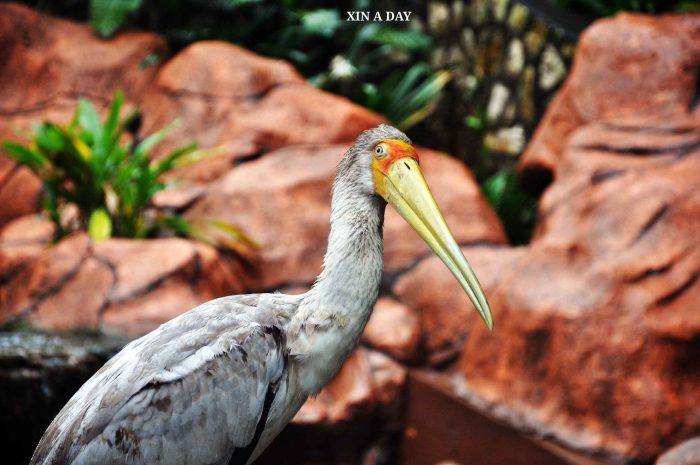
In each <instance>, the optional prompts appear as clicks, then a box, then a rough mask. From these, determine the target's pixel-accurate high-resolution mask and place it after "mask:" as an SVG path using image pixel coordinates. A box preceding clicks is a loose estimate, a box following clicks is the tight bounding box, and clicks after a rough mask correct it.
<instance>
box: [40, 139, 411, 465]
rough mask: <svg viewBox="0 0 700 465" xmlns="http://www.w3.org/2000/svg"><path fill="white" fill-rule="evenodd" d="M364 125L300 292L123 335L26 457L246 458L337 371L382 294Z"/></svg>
mask: <svg viewBox="0 0 700 465" xmlns="http://www.w3.org/2000/svg"><path fill="white" fill-rule="evenodd" d="M384 139H401V140H404V141H406V142H409V141H408V138H407V137H406V136H405V135H404V134H403V133H401V132H400V131H398V130H397V129H395V128H392V127H391V126H386V125H380V126H379V127H377V128H375V129H372V130H368V131H365V132H364V133H362V134H361V135H360V137H358V139H357V140H356V142H355V144H354V145H353V146H352V147H351V148H350V150H348V152H347V153H346V154H345V157H344V158H343V159H342V161H341V162H340V164H339V167H338V173H337V176H336V179H335V182H334V184H333V198H332V205H331V230H330V234H329V238H328V251H327V252H326V255H325V258H324V265H323V270H322V272H321V274H320V275H319V277H318V278H317V280H316V282H315V283H314V285H313V287H312V288H311V289H310V290H309V291H308V292H307V293H305V294H302V295H298V296H287V295H283V294H254V295H242V296H230V297H224V298H221V299H216V300H212V301H210V302H207V303H205V304H203V305H200V306H199V307H197V308H195V309H193V310H191V311H189V312H187V313H185V314H183V315H181V316H179V317H177V318H175V319H173V320H171V321H169V322H168V323H165V324H164V325H162V326H161V327H159V328H158V329H156V330H155V331H153V332H151V333H149V334H147V335H146V336H144V337H142V338H140V339H137V340H135V341H133V342H131V343H130V344H128V345H127V346H126V347H125V348H124V349H123V350H122V351H121V352H120V353H119V354H117V355H116V356H115V357H114V358H112V359H111V360H110V361H109V362H108V363H107V364H106V365H105V366H104V367H103V368H102V369H101V370H100V371H98V372H97V373H96V374H95V375H94V376H93V377H92V378H91V379H90V380H88V382H86V383H85V385H83V386H82V387H81V388H80V390H79V391H78V392H77V393H76V394H75V395H74V396H73V398H72V399H71V400H70V401H69V402H68V404H67V405H66V406H65V407H64V408H63V410H61V412H60V413H59V414H58V416H57V417H56V418H55V419H54V421H53V422H52V423H51V425H50V426H49V428H48V430H47V431H46V433H45V434H44V436H43V437H42V439H41V441H40V442H39V445H38V446H37V448H36V451H35V452H34V456H33V457H32V461H31V464H32V465H34V464H61V465H64V464H76V465H77V464H81V465H82V464H125V463H128V464H144V465H145V464H164V465H166V464H167V465H178V464H182V465H185V464H187V465H197V464H212V465H213V464H221V465H224V464H228V463H236V464H241V465H242V464H246V463H250V462H252V461H253V460H255V458H256V457H257V456H258V455H259V454H260V453H261V452H262V451H263V450H264V449H265V447H266V446H267V445H268V444H269V443H270V442H271V441H272V439H273V438H274V437H275V436H276V435H277V434H278V433H279V432H280V431H281V430H282V429H283V428H284V426H285V425H286V424H287V423H288V422H289V421H290V420H291V418H292V417H293V416H294V414H295V413H296V412H297V411H298V410H299V408H300V407H301V405H302V404H303V403H304V401H305V400H306V399H307V397H308V396H309V395H315V394H317V393H318V392H319V391H320V390H321V388H322V387H323V386H324V385H325V384H326V383H328V382H329V381H330V380H331V379H332V377H333V376H334V375H335V374H336V373H337V372H338V370H339V369H340V367H341V365H342V363H343V362H344V361H345V359H346V358H347V356H348V355H349V354H350V352H351V351H352V349H353V348H354V347H355V345H356V344H357V341H358V339H359V337H360V334H361V333H362V330H363V328H364V326H365V324H366V323H367V320H368V319H369V316H370V313H371V310H372V307H373V306H374V303H375V301H376V299H377V295H378V291H379V285H380V282H381V275H382V270H383V250H382V225H383V220H384V208H385V205H386V203H385V201H384V200H383V199H382V198H381V197H379V196H378V195H376V194H375V192H374V187H373V179H372V169H371V163H372V152H371V151H372V147H373V146H374V145H375V144H377V143H379V142H380V141H382V140H384Z"/></svg>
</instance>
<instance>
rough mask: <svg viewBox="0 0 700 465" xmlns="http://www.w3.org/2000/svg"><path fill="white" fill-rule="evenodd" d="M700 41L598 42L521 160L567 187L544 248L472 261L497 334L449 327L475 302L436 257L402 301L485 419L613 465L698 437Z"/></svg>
mask: <svg viewBox="0 0 700 465" xmlns="http://www.w3.org/2000/svg"><path fill="white" fill-rule="evenodd" d="M671 31H673V34H671ZM698 32H700V16H697V15H688V16H669V17H665V18H661V19H654V20H652V19H650V18H647V17H640V16H630V15H621V16H619V17H617V18H615V19H608V20H602V21H600V22H599V23H597V24H596V25H594V26H593V27H592V28H590V29H589V30H588V31H587V32H586V33H585V34H584V36H583V37H582V40H581V43H580V45H579V48H578V49H577V54H576V57H575V63H576V65H575V67H574V69H573V71H572V74H571V76H570V78H569V80H568V82H567V84H566V85H565V86H564V88H563V90H562V92H561V93H560V94H559V96H558V98H557V99H556V100H555V102H554V103H553V104H552V106H551V107H550V109H549V111H548V114H547V117H546V118H545V120H544V121H543V124H542V126H541V129H540V130H539V132H538V134H537V135H536V137H535V140H534V141H533V144H532V145H531V146H530V148H529V151H528V154H527V155H526V157H525V159H524V162H523V163H524V164H523V168H524V169H526V170H527V169H531V168H532V167H533V166H537V165H538V164H544V163H545V162H544V161H543V160H549V162H551V164H552V165H551V169H552V170H553V172H554V173H555V174H554V182H553V183H552V185H551V186H550V187H549V188H548V189H547V191H546V192H545V194H544V197H543V198H542V200H541V203H540V208H539V209H540V219H539V223H538V226H537V230H536V234H535V237H534V239H533V241H532V243H531V244H530V245H529V246H527V247H525V248H517V249H501V248H495V249H494V248H488V247H486V248H479V249H478V250H477V249H474V248H471V249H469V250H465V253H466V254H467V257H469V258H470V260H471V261H472V264H473V265H474V268H475V270H476V273H477V275H479V277H480V279H481V281H482V283H483V284H484V287H485V289H486V292H487V295H488V296H489V300H490V302H491V304H492V306H493V309H494V314H495V315H494V320H495V330H494V332H493V333H489V332H488V331H487V330H486V329H485V328H484V326H483V325H482V324H480V323H479V321H478V318H477V317H476V315H473V314H472V313H473V312H467V311H464V313H463V314H460V316H458V317H457V316H453V317H452V318H450V317H449V315H448V312H449V311H451V310H452V311H453V310H454V309H455V308H456V307H457V305H458V302H460V297H461V295H460V294H461V291H460V289H459V288H458V287H456V286H455V287H452V285H451V284H452V283H451V281H452V280H451V279H450V277H449V275H447V274H446V273H445V272H443V271H441V269H440V268H441V267H440V266H439V263H438V261H437V260H436V259H433V258H431V259H429V260H426V261H424V262H422V263H421V264H420V265H419V266H417V267H416V268H415V269H414V270H412V271H411V272H410V273H407V274H406V275H404V276H403V277H401V278H400V279H399V280H398V281H397V283H396V285H395V287H394V292H395V294H396V295H398V296H399V297H400V298H401V299H402V301H404V302H406V303H408V304H409V305H411V306H415V307H418V308H422V309H423V310H424V311H425V313H424V320H425V325H426V326H424V329H423V330H424V331H425V332H426V333H427V336H426V344H427V346H428V347H429V348H432V350H434V351H436V352H437V353H438V354H439V353H440V351H441V350H442V348H447V349H448V350H449V349H452V351H454V350H456V349H457V348H460V350H462V356H461V360H460V369H461V371H462V373H463V374H464V376H465V380H466V386H467V392H468V394H469V396H470V397H471V398H472V400H474V402H475V403H477V404H478V405H481V406H491V407H492V408H494V409H495V407H496V405H497V406H498V410H494V411H495V412H500V413H501V414H503V412H504V410H505V411H507V412H508V413H507V414H503V416H504V417H505V418H506V419H507V421H510V422H512V423H515V424H519V425H521V426H523V425H525V427H529V428H533V429H534V430H535V431H537V432H539V433H540V434H546V435H551V436H553V437H555V438H557V439H558V440H559V441H560V442H561V443H563V444H566V445H568V446H570V447H576V448H580V449H583V450H586V451H588V452H596V453H598V454H600V455H602V456H604V457H607V458H608V459H610V460H613V461H620V462H625V461H629V460H637V461H639V462H640V463H649V462H651V461H653V459H654V458H655V457H656V456H658V454H660V453H661V452H663V451H664V450H665V449H666V448H668V447H669V446H671V445H673V444H676V443H678V442H680V441H682V440H683V439H686V438H688V437H692V436H695V435H698V434H699V433H700V406H699V405H698V393H699V392H700V364H699V363H698V360H700V352H699V351H698V349H699V347H700V345H699V344H698V341H700V313H698V311H697V302H698V299H700V285H699V284H698V276H700V271H699V269H698V263H700V253H698V250H699V249H700V243H699V242H698V241H699V239H698V238H700V195H698V192H700V190H699V187H700V175H699V174H698V173H700V131H699V130H698V128H700V113H698V111H697V109H696V106H695V104H696V100H695V98H696V97H695V96H696V94H695V93H694V92H696V88H695V78H693V79H690V78H688V75H689V74H688V73H691V72H693V73H694V72H695V71H692V70H695V69H697V66H698V65H700V49H699V48H698V47H697V40H691V39H693V38H695V39H697V37H698ZM690 42H693V45H690ZM616 86H622V87H616ZM562 118H564V119H566V118H569V119H567V120H566V121H567V123H566V124H565V125H564V124H563V123H562ZM548 151H551V153H553V154H555V157H553V158H551V159H549V158H547V157H549V152H548ZM539 157H544V158H539ZM549 162H548V163H549ZM435 289H440V291H439V292H437V293H436V292H435ZM450 323H451V324H452V325H454V327H456V328H457V329H458V331H457V332H454V331H451V330H448V329H446V328H449V327H450V326H451V325H450ZM431 328H432V329H431ZM438 361H439V360H438Z"/></svg>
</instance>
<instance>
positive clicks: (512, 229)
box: [481, 167, 537, 245]
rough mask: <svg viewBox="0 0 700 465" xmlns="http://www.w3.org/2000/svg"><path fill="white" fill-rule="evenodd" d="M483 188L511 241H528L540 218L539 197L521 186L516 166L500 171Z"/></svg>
mask: <svg viewBox="0 0 700 465" xmlns="http://www.w3.org/2000/svg"><path fill="white" fill-rule="evenodd" d="M481 189H482V191H483V192H484V195H485V196H486V199H487V200H488V201H489V203H490V204H491V205H492V206H493V208H494V210H496V214H497V215H498V217H499V218H500V219H501V222H502V223H503V227H504V229H505V231H506V235H507V236H508V239H509V241H510V243H511V244H516V245H517V244H526V243H527V242H528V241H529V240H530V237H531V236H532V231H533V228H534V226H535V220H536V218H537V198H535V197H534V196H533V195H531V194H530V193H528V192H526V191H524V190H523V189H522V188H521V187H520V184H519V183H518V175H517V173H516V172H515V168H513V167H510V168H504V169H501V170H499V171H497V172H496V173H495V174H493V175H492V176H491V177H489V178H488V179H486V181H484V182H483V183H482V185H481Z"/></svg>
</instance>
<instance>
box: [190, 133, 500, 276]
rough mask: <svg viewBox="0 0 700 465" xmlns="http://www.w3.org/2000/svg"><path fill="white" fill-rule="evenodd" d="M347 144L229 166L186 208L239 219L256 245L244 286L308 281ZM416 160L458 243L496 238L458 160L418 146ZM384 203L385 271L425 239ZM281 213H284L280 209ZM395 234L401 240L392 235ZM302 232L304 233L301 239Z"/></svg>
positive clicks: (403, 262) (490, 216) (406, 259)
mask: <svg viewBox="0 0 700 465" xmlns="http://www.w3.org/2000/svg"><path fill="white" fill-rule="evenodd" d="M347 148H348V146H347V145H328V146H295V147H290V148H285V149H280V150H276V151H274V152H271V153H268V154H265V155H264V156H262V157H261V158H259V159H257V160H254V161H250V162H247V163H244V164H243V165H241V166H239V167H237V168H235V169H233V170H232V171H230V172H229V173H228V174H227V175H226V176H224V177H223V178H222V179H221V180H220V181H219V182H218V183H216V184H214V185H213V186H211V187H210V189H209V190H208V192H207V194H206V195H205V196H204V197H203V198H202V199H201V200H200V201H198V202H197V203H196V204H195V205H194V206H193V207H192V208H191V209H189V210H188V211H187V216H188V217H190V218H220V219H224V220H227V221H230V222H232V223H233V224H237V225H243V227H244V229H245V231H246V232H247V233H248V234H249V235H250V236H251V237H252V238H253V239H254V240H256V241H258V242H259V243H260V244H261V248H260V250H259V252H258V253H257V254H255V256H254V257H253V258H252V260H251V261H252V265H253V269H252V270H251V271H250V272H249V273H248V276H246V279H247V287H248V288H249V289H275V288H277V287H279V286H281V285H284V284H286V283H304V282H306V283H310V282H311V281H312V280H313V279H314V278H315V277H316V275H317V274H318V272H319V271H320V269H321V263H322V260H323V254H324V253H325V249H326V239H327V236H328V218H329V216H330V189H331V183H332V180H333V177H334V176H335V170H336V166H337V163H338V162H339V161H340V158H341V157H342V155H343V153H344V152H345V151H346V150H347ZM420 153H421V166H424V168H425V169H424V173H425V176H426V179H427V181H428V184H429V185H431V188H432V190H433V193H434V194H435V197H436V199H437V202H438V204H439V205H440V206H441V208H442V210H443V213H444V214H445V218H446V219H447V222H448V223H449V224H450V225H452V228H453V233H454V235H455V237H456V239H457V241H458V242H460V243H480V242H485V243H503V242H504V241H505V238H504V234H503V230H502V228H501V226H500V223H498V220H497V219H496V217H495V215H494V213H493V212H492V211H491V210H490V209H489V207H488V204H487V203H486V201H485V200H484V199H483V197H482V196H481V194H480V192H479V190H478V188H477V187H476V184H475V182H474V180H473V178H472V177H471V175H470V174H469V172H468V171H467V170H466V169H465V168H464V167H463V166H462V165H461V164H460V163H459V162H457V161H455V160H451V159H449V158H447V156H445V155H442V154H439V153H437V152H434V151H430V150H426V149H421V150H420ZM390 210H391V208H387V218H386V227H385V250H386V253H385V257H386V271H387V272H388V273H394V272H397V271H399V270H400V269H401V268H404V267H406V266H408V265H410V264H411V262H412V261H413V260H415V259H416V258H417V257H419V256H421V255H422V254H424V253H427V251H428V250H429V249H428V248H427V246H425V244H424V243H423V242H422V241H421V239H420V238H419V237H418V235H417V234H416V233H415V232H413V231H412V230H410V227H409V226H408V225H406V224H405V222H404V221H403V220H402V219H401V218H400V217H398V215H396V214H395V213H393V212H391V211H390ZM280 212H284V214H280ZM399 238H400V239H399ZM302 239H303V240H302Z"/></svg>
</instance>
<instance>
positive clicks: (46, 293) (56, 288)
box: [18, 246, 90, 318]
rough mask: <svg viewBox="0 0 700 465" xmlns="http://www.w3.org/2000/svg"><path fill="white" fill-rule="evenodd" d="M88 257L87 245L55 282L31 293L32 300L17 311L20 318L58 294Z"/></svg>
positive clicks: (88, 248)
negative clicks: (75, 260) (69, 267)
mask: <svg viewBox="0 0 700 465" xmlns="http://www.w3.org/2000/svg"><path fill="white" fill-rule="evenodd" d="M88 258H90V247H89V246H88V247H87V249H86V251H85V254H83V256H82V257H81V258H80V260H79V261H78V264H77V265H76V266H74V267H73V268H72V269H70V270H69V271H68V272H67V273H66V274H64V275H63V276H62V277H61V279H59V280H58V281H56V283H55V284H54V285H53V286H51V287H49V288H47V289H44V290H40V291H39V292H37V293H35V294H33V295H32V296H31V299H32V302H31V303H30V304H29V305H27V306H26V307H24V308H23V309H21V310H20V311H19V312H18V316H19V317H20V318H24V317H27V316H29V315H30V314H32V313H34V311H36V309H37V307H39V305H41V304H42V303H43V302H44V301H45V300H46V299H48V298H49V297H51V296H54V295H56V294H58V293H59V292H60V291H61V289H63V288H64V287H65V286H67V285H68V283H70V282H71V281H72V280H73V279H74V278H75V277H76V276H77V275H78V273H80V270H81V268H82V267H83V265H84V264H85V262H86V261H87V260H88Z"/></svg>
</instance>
